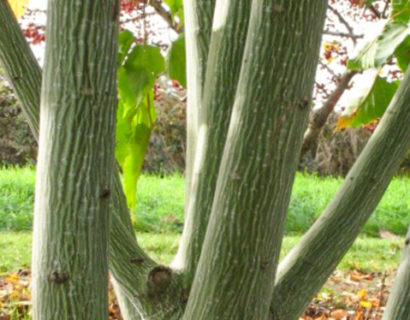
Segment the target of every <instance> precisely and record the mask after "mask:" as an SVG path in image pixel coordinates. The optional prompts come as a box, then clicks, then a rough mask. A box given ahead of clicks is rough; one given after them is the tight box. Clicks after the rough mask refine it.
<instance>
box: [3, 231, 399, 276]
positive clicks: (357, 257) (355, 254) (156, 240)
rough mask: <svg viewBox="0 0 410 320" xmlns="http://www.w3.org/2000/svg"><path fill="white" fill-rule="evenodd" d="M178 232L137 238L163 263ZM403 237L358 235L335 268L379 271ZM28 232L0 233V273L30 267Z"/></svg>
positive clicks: (394, 261) (292, 239) (393, 261)
mask: <svg viewBox="0 0 410 320" xmlns="http://www.w3.org/2000/svg"><path fill="white" fill-rule="evenodd" d="M299 239H300V236H287V237H285V239H284V242H283V247H282V252H281V256H282V257H283V256H284V255H285V254H286V253H287V252H289V250H290V249H291V248H292V247H293V246H294V245H295V244H296V243H297V242H298V241H299ZM178 241H179V234H152V233H139V234H138V242H139V244H140V245H141V246H142V247H143V248H144V249H145V250H147V252H148V253H149V254H150V255H151V256H152V257H153V258H154V259H155V260H156V261H159V262H161V263H164V264H168V263H169V262H171V259H172V257H173V256H174V254H175V253H176V250H177V248H178ZM402 248H403V238H401V237H397V238H391V239H378V238H369V237H360V238H359V239H357V240H356V242H355V243H354V245H353V247H352V248H351V249H350V251H349V252H348V253H347V255H346V256H345V257H344V259H343V260H342V261H341V263H340V265H339V267H338V268H339V270H343V271H347V270H360V271H362V272H382V271H386V270H387V271H388V270H392V269H394V268H396V267H397V265H398V263H399V261H400V256H401V250H402ZM30 259H31V232H30V231H20V232H9V231H3V232H1V233H0V275H1V274H2V273H7V272H10V271H12V270H18V269H21V268H22V269H26V268H29V267H30Z"/></svg>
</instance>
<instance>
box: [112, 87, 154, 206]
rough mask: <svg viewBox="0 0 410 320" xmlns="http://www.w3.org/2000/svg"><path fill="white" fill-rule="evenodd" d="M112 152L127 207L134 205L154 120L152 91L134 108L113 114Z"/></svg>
mask: <svg viewBox="0 0 410 320" xmlns="http://www.w3.org/2000/svg"><path fill="white" fill-rule="evenodd" d="M117 118H118V119H117V130H116V139H117V146H116V151H115V155H116V158H117V161H118V163H119V164H120V166H121V168H122V171H123V176H124V179H123V184H124V192H125V195H126V198H127V203H128V206H129V208H134V207H135V202H136V190H137V182H138V178H139V176H140V173H141V168H142V164H143V162H144V157H145V153H146V151H147V148H148V144H149V139H150V136H151V131H152V128H153V124H154V121H155V108H154V99H153V92H152V91H150V92H149V93H148V94H147V95H146V96H144V97H143V99H141V102H140V104H139V105H138V107H137V108H134V109H132V110H130V112H128V113H124V112H121V114H118V115H117Z"/></svg>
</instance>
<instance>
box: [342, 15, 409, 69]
mask: <svg viewBox="0 0 410 320" xmlns="http://www.w3.org/2000/svg"><path fill="white" fill-rule="evenodd" d="M409 34H410V27H409V25H408V24H407V23H404V22H401V21H394V20H390V21H389V22H388V23H387V24H386V25H385V26H384V28H383V31H382V33H381V34H380V35H379V36H378V37H377V38H376V39H375V40H373V41H371V42H369V43H367V44H366V45H365V46H364V47H363V48H362V49H361V50H360V51H359V52H358V53H357V55H356V57H354V58H352V59H350V60H349V61H348V63H347V67H348V68H349V69H351V70H365V69H370V68H378V67H381V66H382V65H383V64H385V63H386V61H387V60H388V59H389V58H390V57H391V56H392V55H393V53H394V51H395V50H396V48H397V47H398V46H399V45H400V44H401V43H402V42H403V41H404V39H406V37H407V36H408V35H409Z"/></svg>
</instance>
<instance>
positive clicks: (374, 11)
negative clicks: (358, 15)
mask: <svg viewBox="0 0 410 320" xmlns="http://www.w3.org/2000/svg"><path fill="white" fill-rule="evenodd" d="M368 8H369V10H370V11H371V12H373V13H374V14H375V15H376V17H377V18H379V19H380V18H381V17H382V14H381V13H380V11H379V10H377V9H376V8H375V7H374V5H372V4H371V5H369V6H368Z"/></svg>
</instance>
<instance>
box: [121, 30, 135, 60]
mask: <svg viewBox="0 0 410 320" xmlns="http://www.w3.org/2000/svg"><path fill="white" fill-rule="evenodd" d="M134 41H135V38H134V35H133V34H132V32H130V31H128V30H124V31H122V32H120V35H119V36H118V54H117V61H118V66H121V64H122V63H123V61H124V59H125V57H126V56H127V54H128V51H129V50H130V48H131V46H132V44H133V43H134Z"/></svg>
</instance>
